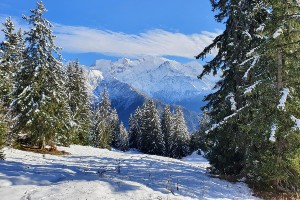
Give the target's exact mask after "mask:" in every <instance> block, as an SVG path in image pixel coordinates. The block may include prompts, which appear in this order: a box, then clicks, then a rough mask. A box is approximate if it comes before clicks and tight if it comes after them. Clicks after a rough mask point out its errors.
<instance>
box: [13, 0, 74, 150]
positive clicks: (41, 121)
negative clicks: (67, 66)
mask: <svg viewBox="0 0 300 200" xmlns="http://www.w3.org/2000/svg"><path fill="white" fill-rule="evenodd" d="M45 11H46V9H45V7H44V5H43V3H42V2H41V1H40V2H38V3H37V8H36V9H34V10H31V15H30V16H29V17H26V16H24V19H25V20H26V21H28V23H29V25H31V26H32V27H31V29H30V30H29V31H28V32H27V33H26V39H25V40H26V42H27V44H28V46H27V47H26V49H25V57H24V62H23V66H22V68H21V69H20V70H19V71H18V73H17V75H16V79H17V80H18V81H17V82H16V84H15V87H16V89H15V90H14V92H13V96H14V101H13V103H12V111H13V115H14V126H13V130H14V132H16V133H22V134H27V135H28V137H30V139H31V143H32V144H33V145H38V146H39V147H40V148H45V146H46V145H51V146H54V145H55V144H56V143H57V142H58V141H59V142H60V143H67V142H68V131H67V130H66V129H67V127H68V123H69V121H70V116H69V109H68V105H67V97H66V95H65V91H64V82H63V80H64V77H63V72H62V63H61V61H60V60H61V55H60V54H59V50H60V48H58V47H57V46H55V44H54V38H55V36H54V35H53V33H52V30H51V28H52V27H53V26H52V24H51V23H50V22H49V21H48V20H46V19H45V18H44V17H43V14H44V12H45ZM55 55H57V56H58V59H57V58H56V57H55Z"/></svg>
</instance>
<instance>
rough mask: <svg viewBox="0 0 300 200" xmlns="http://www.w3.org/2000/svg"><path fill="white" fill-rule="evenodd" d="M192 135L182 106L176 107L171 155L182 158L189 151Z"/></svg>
mask: <svg viewBox="0 0 300 200" xmlns="http://www.w3.org/2000/svg"><path fill="white" fill-rule="evenodd" d="M189 145H190V135H189V132H188V130H187V127H186V123H185V120H184V114H183V112H182V109H181V108H180V107H177V108H176V111H175V117H174V133H173V134H172V143H171V157H174V158H182V157H184V156H186V155H187V154H188V153H189V152H190V149H189Z"/></svg>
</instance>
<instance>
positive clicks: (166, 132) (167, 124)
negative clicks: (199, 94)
mask: <svg viewBox="0 0 300 200" xmlns="http://www.w3.org/2000/svg"><path fill="white" fill-rule="evenodd" d="M161 131H162V134H163V136H164V142H165V156H168V157H169V156H170V155H171V143H172V137H173V133H174V121H173V116H172V113H171V110H170V106H169V105H166V106H165V107H164V111H163V114H162V119H161Z"/></svg>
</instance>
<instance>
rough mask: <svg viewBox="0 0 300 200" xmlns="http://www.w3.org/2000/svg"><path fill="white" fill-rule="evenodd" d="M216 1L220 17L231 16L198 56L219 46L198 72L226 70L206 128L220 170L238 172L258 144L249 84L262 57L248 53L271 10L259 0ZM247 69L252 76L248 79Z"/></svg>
mask: <svg viewBox="0 0 300 200" xmlns="http://www.w3.org/2000/svg"><path fill="white" fill-rule="evenodd" d="M211 2H212V6H213V10H218V11H219V13H218V14H217V15H216V20H217V21H219V22H221V21H223V20H226V29H225V31H224V32H223V33H222V34H221V35H219V36H218V37H216V38H215V40H214V41H213V43H212V44H211V45H209V46H208V47H206V48H205V49H204V51H203V52H202V53H201V54H199V55H198V56H197V58H204V57H205V56H206V55H207V54H208V53H209V52H210V51H211V50H212V49H213V48H219V51H218V54H217V55H216V56H215V57H214V58H213V59H212V60H211V61H210V62H208V64H206V65H205V66H204V71H203V72H202V74H201V75H200V76H199V78H202V77H203V76H204V75H206V74H209V73H210V72H213V73H214V74H216V73H217V71H220V72H221V71H222V76H221V78H222V79H221V80H220V81H219V82H218V83H217V84H216V86H215V89H217V91H216V92H215V93H213V94H210V95H208V96H207V97H206V98H205V100H206V101H208V104H207V106H206V107H205V108H206V109H208V110H210V113H209V115H210V118H211V121H212V123H213V125H212V128H211V129H210V130H208V131H207V133H209V134H208V138H209V140H210V141H211V146H210V148H209V152H208V158H209V160H210V163H211V164H212V166H213V170H214V171H215V172H217V173H223V174H239V173H242V170H243V169H244V167H245V166H246V160H247V159H249V157H250V155H249V152H250V148H252V147H251V145H253V142H251V139H252V138H251V137H249V135H250V133H249V130H247V127H248V124H249V123H250V121H251V118H252V116H251V115H252V114H253V113H252V112H251V109H250V107H249V105H248V104H247V102H246V100H245V95H244V88H245V86H246V85H252V84H253V83H254V82H253V79H252V76H251V72H252V67H253V65H255V64H256V62H258V60H259V59H258V57H253V58H251V59H249V58H248V55H249V54H251V52H252V51H253V49H255V48H256V47H257V46H258V45H259V44H260V43H261V42H262V41H263V40H264V38H262V37H260V36H259V34H258V29H259V28H260V25H261V24H262V23H263V22H264V20H265V19H266V13H267V12H266V10H265V9H264V4H263V2H261V1H258V0H252V1H229V0H222V1H211ZM247 59H249V60H247ZM247 74H249V75H250V76H249V78H248V79H245V78H244V77H245V75H247ZM205 108H203V109H205ZM249 141H250V142H249Z"/></svg>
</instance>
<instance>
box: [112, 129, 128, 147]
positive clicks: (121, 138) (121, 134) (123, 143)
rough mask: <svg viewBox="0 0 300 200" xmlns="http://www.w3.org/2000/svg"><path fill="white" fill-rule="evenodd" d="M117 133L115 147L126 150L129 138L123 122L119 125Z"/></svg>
mask: <svg viewBox="0 0 300 200" xmlns="http://www.w3.org/2000/svg"><path fill="white" fill-rule="evenodd" d="M117 133H118V135H116V139H115V148H116V149H119V150H121V151H127V150H128V148H129V140H128V133H127V131H126V129H125V127H124V124H123V123H121V124H120V125H119V131H118V132H117Z"/></svg>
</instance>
